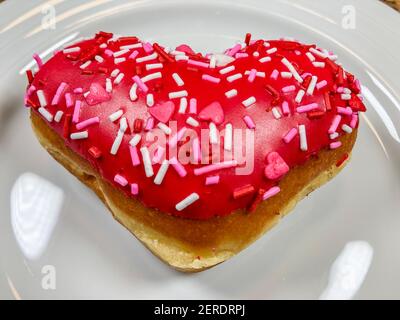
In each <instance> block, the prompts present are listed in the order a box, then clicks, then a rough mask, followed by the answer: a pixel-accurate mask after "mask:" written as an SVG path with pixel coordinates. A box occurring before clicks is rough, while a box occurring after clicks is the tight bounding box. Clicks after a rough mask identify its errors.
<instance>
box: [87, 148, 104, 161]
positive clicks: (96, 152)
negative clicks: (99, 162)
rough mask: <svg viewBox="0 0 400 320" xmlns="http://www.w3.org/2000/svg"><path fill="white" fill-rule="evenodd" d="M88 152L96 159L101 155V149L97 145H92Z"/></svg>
mask: <svg viewBox="0 0 400 320" xmlns="http://www.w3.org/2000/svg"><path fill="white" fill-rule="evenodd" d="M88 153H89V154H90V155H91V156H92V157H93V158H95V159H99V158H100V157H101V151H100V150H99V148H97V147H95V146H92V147H90V148H89V150H88Z"/></svg>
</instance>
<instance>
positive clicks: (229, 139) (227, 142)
mask: <svg viewBox="0 0 400 320" xmlns="http://www.w3.org/2000/svg"><path fill="white" fill-rule="evenodd" d="M232 144H233V128H232V124H230V123H228V124H227V125H226V126H225V134H224V149H225V150H227V151H231V150H232Z"/></svg>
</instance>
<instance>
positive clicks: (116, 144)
mask: <svg viewBox="0 0 400 320" xmlns="http://www.w3.org/2000/svg"><path fill="white" fill-rule="evenodd" d="M123 138H124V133H123V132H122V131H120V130H118V133H117V136H116V138H115V140H114V142H113V144H112V146H111V150H110V153H111V154H112V155H114V156H115V155H116V154H117V152H118V150H119V147H120V146H121V143H122V139H123Z"/></svg>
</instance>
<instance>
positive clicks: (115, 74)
mask: <svg viewBox="0 0 400 320" xmlns="http://www.w3.org/2000/svg"><path fill="white" fill-rule="evenodd" d="M118 74H119V69H114V70H113V71H112V72H111V77H113V78H115V77H116V76H117V75H118Z"/></svg>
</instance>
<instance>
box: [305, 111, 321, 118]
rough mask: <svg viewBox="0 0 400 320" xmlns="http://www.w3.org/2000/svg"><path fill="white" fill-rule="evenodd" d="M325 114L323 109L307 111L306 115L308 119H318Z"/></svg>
mask: <svg viewBox="0 0 400 320" xmlns="http://www.w3.org/2000/svg"><path fill="white" fill-rule="evenodd" d="M324 115H325V112H324V111H311V112H309V113H307V117H308V118H309V119H319V118H322V117H323V116H324Z"/></svg>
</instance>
